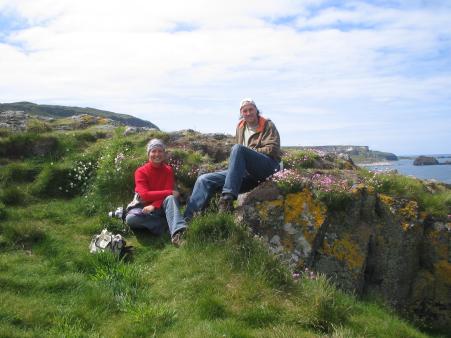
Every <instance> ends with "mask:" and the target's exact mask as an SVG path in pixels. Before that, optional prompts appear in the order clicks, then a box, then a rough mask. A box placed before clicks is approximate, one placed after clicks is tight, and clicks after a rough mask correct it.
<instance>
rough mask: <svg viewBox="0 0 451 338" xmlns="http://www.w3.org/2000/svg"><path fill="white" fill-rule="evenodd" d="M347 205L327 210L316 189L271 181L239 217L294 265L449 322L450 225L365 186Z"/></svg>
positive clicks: (437, 322) (244, 198)
mask: <svg viewBox="0 0 451 338" xmlns="http://www.w3.org/2000/svg"><path fill="white" fill-rule="evenodd" d="M350 194H351V195H350V198H349V199H348V200H347V204H346V206H345V207H344V208H341V209H336V208H334V209H332V208H327V207H326V205H325V204H323V203H322V202H321V201H320V200H319V199H317V198H316V197H315V196H316V195H315V194H314V192H313V191H312V189H311V188H310V187H309V186H307V185H306V186H304V187H303V188H301V189H300V191H298V192H286V193H284V192H283V191H282V190H280V189H279V188H278V186H277V184H276V183H274V182H271V181H267V182H264V183H263V184H261V185H260V186H258V187H257V188H255V189H254V190H252V191H251V192H249V193H246V194H243V195H241V196H240V197H239V202H238V208H237V211H236V217H237V218H238V221H240V222H244V223H246V224H248V225H249V226H250V228H251V229H252V230H253V232H254V233H255V234H257V235H259V236H261V237H262V238H263V239H264V241H266V243H267V244H268V248H269V250H271V251H272V252H273V253H274V254H275V255H277V256H278V257H279V258H280V259H281V260H282V261H283V262H285V263H286V264H288V266H289V267H290V268H291V269H293V271H297V270H301V269H304V268H306V267H308V268H309V269H313V270H314V271H316V272H319V273H324V274H326V275H327V276H328V277H329V278H331V279H332V280H333V281H334V282H335V283H336V284H337V285H339V286H340V287H341V288H343V289H345V290H348V291H351V292H353V293H356V294H358V295H363V294H377V295H379V296H381V297H382V298H383V299H384V300H385V301H386V302H387V303H389V304H391V305H392V306H394V307H395V308H397V309H402V310H406V309H407V310H408V311H409V313H410V314H412V313H415V314H416V315H417V316H419V317H421V318H423V319H424V318H426V319H428V320H429V321H430V323H431V326H434V327H442V328H443V327H445V328H446V327H448V326H449V325H450V322H449V318H451V264H450V261H451V254H450V251H449V247H450V243H451V240H450V229H451V226H450V224H449V223H446V222H438V221H432V220H431V219H429V218H428V216H427V215H425V214H424V213H422V212H420V210H419V206H418V203H417V202H416V201H414V200H409V199H401V198H395V197H392V196H388V195H383V194H377V193H376V192H375V191H374V189H372V188H368V187H366V186H365V185H363V184H360V185H356V186H354V187H352V189H351V190H350Z"/></svg>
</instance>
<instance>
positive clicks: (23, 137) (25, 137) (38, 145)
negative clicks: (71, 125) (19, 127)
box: [0, 132, 62, 158]
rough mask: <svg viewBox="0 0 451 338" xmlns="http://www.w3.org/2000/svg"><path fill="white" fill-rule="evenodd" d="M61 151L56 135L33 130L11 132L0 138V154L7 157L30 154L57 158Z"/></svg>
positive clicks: (19, 156)
mask: <svg viewBox="0 0 451 338" xmlns="http://www.w3.org/2000/svg"><path fill="white" fill-rule="evenodd" d="M61 151H62V149H61V144H60V142H59V139H58V138H57V137H55V136H49V135H40V134H38V133H33V132H26V133H18V134H13V135H11V136H9V137H8V138H5V139H3V140H0V156H3V157H7V158H23V157H31V156H42V157H47V158H58V157H59V156H60V155H61Z"/></svg>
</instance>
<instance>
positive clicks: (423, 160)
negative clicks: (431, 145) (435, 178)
mask: <svg viewBox="0 0 451 338" xmlns="http://www.w3.org/2000/svg"><path fill="white" fill-rule="evenodd" d="M436 164H439V162H438V160H437V159H436V158H435V157H432V156H418V157H417V158H416V159H415V161H413V165H436Z"/></svg>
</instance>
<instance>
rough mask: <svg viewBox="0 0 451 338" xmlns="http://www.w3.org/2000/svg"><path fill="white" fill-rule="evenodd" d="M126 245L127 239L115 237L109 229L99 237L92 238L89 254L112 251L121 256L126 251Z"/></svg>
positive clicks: (119, 236)
mask: <svg viewBox="0 0 451 338" xmlns="http://www.w3.org/2000/svg"><path fill="white" fill-rule="evenodd" d="M125 244H126V242H125V239H124V238H123V237H122V236H121V235H119V234H117V235H114V234H113V233H111V232H109V231H108V230H107V229H103V230H102V232H101V233H100V234H99V235H94V236H93V237H92V240H91V243H90V244H89V252H91V253H97V252H105V251H111V252H112V253H114V254H116V255H119V256H120V255H122V254H123V252H124V250H125Z"/></svg>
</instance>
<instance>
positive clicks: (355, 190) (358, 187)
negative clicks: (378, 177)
mask: <svg viewBox="0 0 451 338" xmlns="http://www.w3.org/2000/svg"><path fill="white" fill-rule="evenodd" d="M366 188H367V187H366V186H365V185H364V184H363V183H359V184H357V185H356V186H354V187H353V188H352V190H351V193H353V194H358V193H360V192H361V191H362V190H366Z"/></svg>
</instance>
